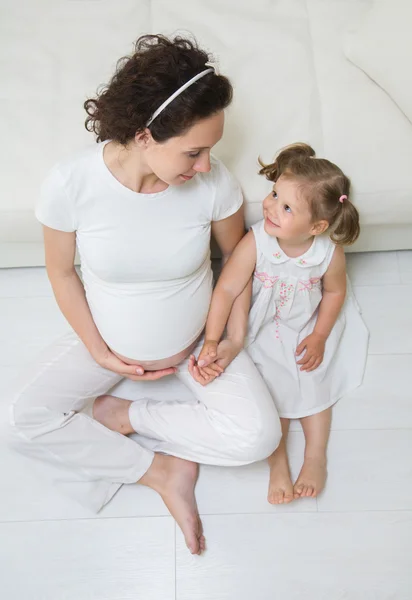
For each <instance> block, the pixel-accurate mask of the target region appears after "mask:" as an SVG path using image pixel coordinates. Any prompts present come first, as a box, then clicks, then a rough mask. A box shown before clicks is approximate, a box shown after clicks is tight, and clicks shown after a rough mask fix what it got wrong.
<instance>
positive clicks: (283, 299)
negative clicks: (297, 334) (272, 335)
mask: <svg viewBox="0 0 412 600" xmlns="http://www.w3.org/2000/svg"><path fill="white" fill-rule="evenodd" d="M294 289H295V286H294V285H293V284H292V283H290V284H289V285H286V283H285V282H284V281H282V282H281V284H280V289H279V297H280V299H279V303H278V304H277V306H276V312H275V316H274V317H273V320H274V321H275V323H276V339H279V321H280V318H281V311H282V308H283V307H284V306H285V305H286V304H287V303H288V302H289V300H290V298H291V296H292V294H293V290H294Z"/></svg>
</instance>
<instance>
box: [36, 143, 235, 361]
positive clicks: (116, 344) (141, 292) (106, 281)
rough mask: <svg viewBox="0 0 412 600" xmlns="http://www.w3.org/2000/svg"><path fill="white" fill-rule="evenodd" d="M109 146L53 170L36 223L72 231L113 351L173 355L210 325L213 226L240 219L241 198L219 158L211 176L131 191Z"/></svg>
mask: <svg viewBox="0 0 412 600" xmlns="http://www.w3.org/2000/svg"><path fill="white" fill-rule="evenodd" d="M104 145H105V142H103V143H100V144H97V145H96V146H93V147H92V148H90V149H88V150H86V151H84V152H82V153H81V154H78V155H77V156H76V157H75V158H72V159H70V160H67V161H64V162H61V163H59V164H57V165H56V166H55V167H54V168H53V169H52V171H51V172H50V174H49V176H48V177H47V179H46V180H45V182H44V184H43V187H42V192H41V196H40V200H39V202H38V204H37V207H36V217H37V219H38V220H39V221H40V222H41V223H43V224H44V225H46V226H47V227H51V228H52V229H58V230H61V231H68V232H72V231H75V232H76V240H77V247H78V250H79V254H80V259H81V270H82V276H83V282H84V287H85V291H86V297H87V301H88V304H89V306H90V310H91V313H92V315H93V319H94V321H95V323H96V325H97V328H98V329H99V331H100V333H101V335H102V337H103V339H104V340H105V342H106V343H107V344H108V346H109V347H110V348H111V349H112V350H114V351H115V352H117V353H118V354H121V355H123V356H125V357H127V358H130V359H135V360H142V361H143V360H157V359H162V358H168V357H170V356H173V355H175V354H177V353H179V352H181V351H182V350H184V349H185V348H187V347H188V346H189V345H190V344H191V343H192V342H193V341H195V340H196V338H197V337H198V336H199V335H200V333H201V331H202V329H203V328H204V325H205V321H206V317H207V312H208V309H209V304H210V298H211V293H212V271H211V265H210V249H209V248H210V234H211V222H212V221H219V220H221V219H225V218H226V217H229V216H230V215H232V214H234V213H235V212H236V211H237V210H238V209H239V208H240V206H241V205H242V201H243V199H242V193H241V190H240V187H239V185H238V183H237V182H236V180H235V179H234V177H233V176H232V175H231V174H230V173H229V171H228V170H227V169H226V167H225V166H224V165H223V163H222V162H221V161H220V160H218V159H216V158H214V157H212V158H211V171H210V172H209V173H198V174H197V175H195V177H194V178H193V179H191V180H190V181H188V182H186V183H184V184H182V185H180V186H169V187H168V188H167V189H166V190H164V191H162V192H158V193H155V194H141V193H136V192H133V191H132V190H130V189H129V188H127V187H125V186H124V185H122V184H121V183H120V182H119V181H118V180H117V179H116V178H115V177H114V176H113V175H112V173H111V172H110V171H109V169H108V168H107V166H106V165H105V163H104V160H103V147H104Z"/></svg>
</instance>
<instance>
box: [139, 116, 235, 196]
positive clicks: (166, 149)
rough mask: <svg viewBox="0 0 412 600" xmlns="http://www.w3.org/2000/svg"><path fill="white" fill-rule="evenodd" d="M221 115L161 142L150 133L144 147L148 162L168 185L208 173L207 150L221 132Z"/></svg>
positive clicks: (211, 146)
mask: <svg viewBox="0 0 412 600" xmlns="http://www.w3.org/2000/svg"><path fill="white" fill-rule="evenodd" d="M224 119H225V117H224V112H223V111H221V112H219V113H216V114H215V115H213V116H211V117H208V118H207V119H203V120H201V121H198V122H197V123H195V125H193V126H192V127H191V128H190V129H189V130H188V131H187V132H186V133H185V134H184V135H181V136H176V137H172V138H170V139H168V140H167V141H166V142H162V143H159V142H155V141H154V140H153V138H152V137H151V136H150V139H149V141H148V143H147V146H146V148H145V159H146V164H147V166H148V167H149V168H150V170H151V171H152V172H153V173H155V175H157V177H158V178H159V179H160V180H161V181H164V182H165V183H167V184H168V185H181V184H183V183H185V182H186V181H189V180H190V179H192V177H194V176H195V175H196V173H207V172H208V171H210V151H211V149H212V148H213V146H214V145H215V144H217V142H218V141H219V140H220V138H221V137H222V135H223V127H224Z"/></svg>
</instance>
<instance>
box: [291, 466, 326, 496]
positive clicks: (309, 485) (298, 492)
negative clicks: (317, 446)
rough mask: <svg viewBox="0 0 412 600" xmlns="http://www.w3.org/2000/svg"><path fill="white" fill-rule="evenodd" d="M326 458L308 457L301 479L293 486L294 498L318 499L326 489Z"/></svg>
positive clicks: (300, 474) (300, 475) (301, 472)
mask: <svg viewBox="0 0 412 600" xmlns="http://www.w3.org/2000/svg"><path fill="white" fill-rule="evenodd" d="M326 475H327V470H326V457H325V456H323V455H322V456H314V457H307V458H305V461H304V463H303V466H302V469H301V471H300V473H299V477H298V478H297V480H296V483H295V485H294V486H293V494H294V497H295V498H296V499H297V498H316V496H317V495H318V494H320V492H321V491H322V490H323V488H324V487H325V481H326Z"/></svg>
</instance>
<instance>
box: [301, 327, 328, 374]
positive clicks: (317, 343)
mask: <svg viewBox="0 0 412 600" xmlns="http://www.w3.org/2000/svg"><path fill="white" fill-rule="evenodd" d="M325 343H326V339H325V338H324V337H323V336H321V335H319V334H318V333H311V334H310V335H308V336H307V337H305V339H304V340H302V341H301V343H300V344H299V346H298V347H297V348H296V356H300V355H301V354H302V352H303V351H304V350H306V351H305V354H304V355H303V357H302V358H301V359H300V360H299V361H298V365H301V367H300V370H301V371H307V372H308V373H309V372H310V371H314V370H315V369H317V368H318V367H319V365H320V364H321V363H322V361H323V355H324V354H325Z"/></svg>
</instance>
